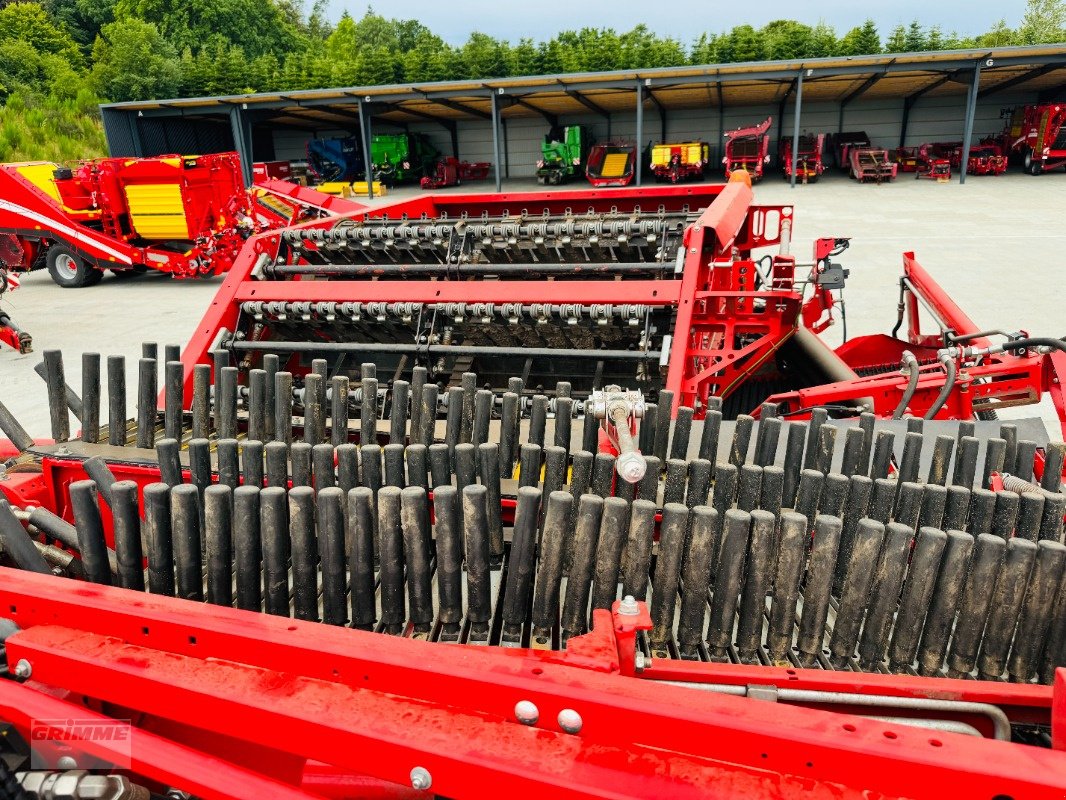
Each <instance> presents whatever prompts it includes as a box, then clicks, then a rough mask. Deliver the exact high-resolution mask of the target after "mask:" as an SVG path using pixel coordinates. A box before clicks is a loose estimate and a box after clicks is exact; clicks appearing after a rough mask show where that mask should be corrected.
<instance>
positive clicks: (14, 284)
mask: <svg viewBox="0 0 1066 800" xmlns="http://www.w3.org/2000/svg"><path fill="white" fill-rule="evenodd" d="M17 288H19V279H18V275H16V274H14V273H13V272H9V271H8V269H7V266H6V265H5V264H0V301H2V300H3V299H4V296H5V295H7V294H8V293H10V292H13V291H15V290H16V289H17ZM0 345H7V346H8V347H10V348H11V349H12V350H14V351H15V352H17V353H21V354H23V355H25V354H26V353H30V352H32V351H33V337H32V336H30V335H29V334H28V333H27V332H26V331H24V330H22V329H21V328H19V326H18V325H16V324H15V321H14V320H13V319H11V315H10V314H8V313H7V312H6V311H4V310H3V309H2V308H0Z"/></svg>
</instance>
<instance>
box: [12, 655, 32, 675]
mask: <svg viewBox="0 0 1066 800" xmlns="http://www.w3.org/2000/svg"><path fill="white" fill-rule="evenodd" d="M32 674H33V665H31V664H30V662H29V661H27V660H26V659H24V658H20V659H19V660H18V663H17V664H15V677H16V678H24V679H25V678H28V677H30V675H32Z"/></svg>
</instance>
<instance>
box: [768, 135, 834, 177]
mask: <svg viewBox="0 0 1066 800" xmlns="http://www.w3.org/2000/svg"><path fill="white" fill-rule="evenodd" d="M824 143H825V134H824V133H817V134H814V133H812V134H804V135H803V136H801V137H799V147H797V148H796V179H797V180H798V181H799V182H800V183H814V182H815V181H816V180H818V178H819V177H820V176H821V174H822V173H823V172H825V166H824V165H823V164H822V149H823V146H824ZM778 152H780V154H781V168H782V170H783V171H784V174H785V178H786V179H790V178H791V177H792V139H791V137H788V136H785V137H782V139H781V142H780V144H779V149H778Z"/></svg>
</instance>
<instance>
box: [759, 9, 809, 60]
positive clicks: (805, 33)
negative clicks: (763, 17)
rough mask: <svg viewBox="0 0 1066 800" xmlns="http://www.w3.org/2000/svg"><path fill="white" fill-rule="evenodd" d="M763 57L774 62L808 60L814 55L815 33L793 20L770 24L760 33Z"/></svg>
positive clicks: (782, 20) (777, 21)
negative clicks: (796, 59) (797, 59)
mask: <svg viewBox="0 0 1066 800" xmlns="http://www.w3.org/2000/svg"><path fill="white" fill-rule="evenodd" d="M759 34H760V36H761V37H762V41H763V57H764V58H768V59H774V60H788V59H794V58H807V57H809V56H811V55H813V53H812V50H813V49H814V48H813V45H814V41H813V37H814V32H813V31H812V30H811V28H810V27H809V26H807V25H803V24H801V23H799V22H796V21H795V20H791V19H779V20H774V21H773V22H768V23H767V24H766V25H764V26H763V28H762V30H761V31H759Z"/></svg>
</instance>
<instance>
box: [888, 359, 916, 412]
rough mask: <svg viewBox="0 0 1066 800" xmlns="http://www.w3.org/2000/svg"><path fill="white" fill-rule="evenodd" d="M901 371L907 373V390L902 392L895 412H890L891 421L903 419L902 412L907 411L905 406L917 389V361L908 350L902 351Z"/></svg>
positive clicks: (908, 403)
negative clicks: (903, 370)
mask: <svg viewBox="0 0 1066 800" xmlns="http://www.w3.org/2000/svg"><path fill="white" fill-rule="evenodd" d="M902 369H905V370H907V371H908V378H907V388H906V389H904V390H903V397H901V398H900V400H899V405H898V406H896V410H895V411H893V412H892V419H903V412H904V411H906V410H907V406H909V405H910V402H911V399H912V398H913V397H914V392H915V390H917V388H918V359H916V358H915V357H914V353H912V352H911V351H910V350H904V351H903V366H902Z"/></svg>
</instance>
